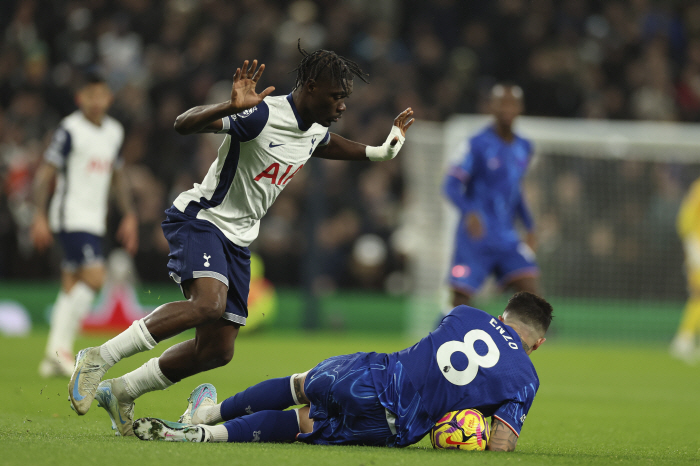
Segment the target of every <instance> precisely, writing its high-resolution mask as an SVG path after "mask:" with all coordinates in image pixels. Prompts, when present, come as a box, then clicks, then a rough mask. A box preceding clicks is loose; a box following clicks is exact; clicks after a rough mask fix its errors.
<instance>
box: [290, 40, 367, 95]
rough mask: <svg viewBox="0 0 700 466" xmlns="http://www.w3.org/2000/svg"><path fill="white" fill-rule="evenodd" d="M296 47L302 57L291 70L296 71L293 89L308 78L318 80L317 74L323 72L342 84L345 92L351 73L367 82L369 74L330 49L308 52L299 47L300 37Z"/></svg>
mask: <svg viewBox="0 0 700 466" xmlns="http://www.w3.org/2000/svg"><path fill="white" fill-rule="evenodd" d="M297 48H298V49H299V53H301V54H302V55H303V57H304V58H302V59H301V62H299V66H297V67H296V68H295V69H294V70H292V71H296V72H297V79H296V82H295V83H294V88H295V89H296V88H298V87H299V86H303V85H304V84H305V83H306V82H307V81H308V80H309V79H313V80H318V78H319V76H321V74H324V73H325V74H327V76H328V77H329V78H330V79H331V80H332V81H333V82H334V83H337V84H339V85H340V86H342V88H343V91H345V92H348V81H352V77H353V75H355V76H357V77H358V78H360V79H361V80H362V81H364V82H366V83H369V81H367V77H368V76H369V75H368V74H366V73H365V72H364V71H362V69H360V65H358V64H357V63H355V62H354V61H352V60H350V59H348V58H345V57H341V56H340V55H338V54H337V53H335V52H332V51H330V50H322V49H320V50H316V51H315V52H313V53H309V52H307V51H306V50H304V49H303V48H301V39H299V41H298V42H297Z"/></svg>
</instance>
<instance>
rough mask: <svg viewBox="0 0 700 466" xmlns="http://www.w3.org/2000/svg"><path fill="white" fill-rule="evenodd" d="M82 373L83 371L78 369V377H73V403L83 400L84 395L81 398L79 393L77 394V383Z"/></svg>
mask: <svg viewBox="0 0 700 466" xmlns="http://www.w3.org/2000/svg"><path fill="white" fill-rule="evenodd" d="M82 371H83V370H82V369H80V370H79V371H78V375H76V376H75V384H74V385H73V399H74V400H75V401H80V400H82V399H83V398H85V395H82V396H81V395H80V393H78V381H79V380H80V373H81V372H82Z"/></svg>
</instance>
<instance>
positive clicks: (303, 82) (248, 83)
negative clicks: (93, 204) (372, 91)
mask: <svg viewBox="0 0 700 466" xmlns="http://www.w3.org/2000/svg"><path fill="white" fill-rule="evenodd" d="M299 51H300V52H301V53H302V55H303V58H302V60H301V62H300V64H299V66H298V67H297V69H296V71H297V79H296V85H295V88H294V89H293V90H292V92H291V93H290V94H289V95H282V96H271V95H270V94H271V93H272V91H273V90H274V88H273V87H268V88H267V89H265V90H264V91H262V92H261V93H259V94H258V93H256V90H255V87H256V84H257V82H258V80H259V79H260V77H261V76H262V74H263V70H264V69H265V65H262V64H261V65H260V66H259V67H258V62H257V60H253V62H252V63H250V64H249V62H248V61H247V60H246V61H244V62H243V65H242V66H241V68H238V69H237V70H236V72H235V74H234V76H233V86H232V89H231V97H230V100H228V101H226V102H223V103H220V104H214V105H204V106H199V107H194V108H192V109H190V110H188V111H186V112H185V113H183V114H182V115H180V116H178V117H177V119H176V121H175V130H176V131H178V132H179V133H180V134H193V133H207V132H210V133H211V132H213V133H221V134H225V137H224V140H223V143H222V144H221V147H220V148H219V153H218V157H217V159H216V160H215V161H214V162H213V163H212V165H211V167H210V168H209V171H208V173H207V174H206V176H205V177H204V180H203V181H202V183H201V184H195V185H194V187H193V188H192V189H190V190H189V191H185V192H183V193H182V194H180V195H179V196H178V197H177V198H176V199H175V201H174V202H173V206H172V207H170V208H169V209H168V210H167V211H166V219H165V221H164V222H163V225H162V226H163V233H164V234H165V237H166V239H167V240H168V244H169V246H170V261H169V262H168V270H169V272H170V277H171V278H172V279H173V280H174V281H175V282H176V283H178V284H179V285H180V288H181V290H182V292H183V295H184V297H185V300H184V301H178V302H172V303H168V304H164V305H163V306H160V307H159V308H158V309H156V310H155V311H153V312H152V313H151V314H149V315H148V316H146V317H145V318H143V319H140V320H138V321H135V322H134V323H133V324H132V325H131V327H130V328H129V329H127V330H125V331H124V332H122V333H121V334H119V335H117V336H116V337H114V338H113V339H111V340H109V341H107V342H106V343H104V344H102V345H101V346H98V347H94V348H86V349H84V350H82V351H81V352H80V353H78V356H77V358H76V367H75V370H74V372H73V376H72V377H71V381H70V383H69V385H68V391H69V396H70V401H71V407H72V408H73V409H74V410H75V411H76V412H77V413H78V414H80V415H83V414H85V413H87V411H88V409H89V408H90V405H91V403H92V400H93V399H94V398H97V400H98V403H99V405H100V406H101V407H103V408H105V409H106V410H107V412H108V414H109V416H110V418H111V419H112V426H113V428H114V429H117V430H118V434H120V435H122V436H132V435H133V431H132V428H131V426H132V421H133V408H134V400H135V399H136V398H138V397H139V396H141V395H143V394H144V393H148V392H151V391H154V390H163V389H165V388H167V387H169V386H171V385H172V384H174V383H176V382H178V381H180V380H182V379H184V378H186V377H189V376H191V375H194V374H197V373H199V372H202V371H207V370H210V369H214V368H216V367H220V366H223V365H225V364H227V363H228V362H229V361H230V360H231V358H232V357H233V349H234V340H235V339H236V336H237V335H238V330H239V328H240V326H241V325H245V323H246V317H247V315H248V308H247V301H248V291H249V287H250V252H249V250H248V247H247V246H248V245H249V244H250V243H251V242H252V241H253V240H255V238H256V237H257V235H258V230H259V228H260V224H259V221H260V219H261V218H262V217H263V216H264V215H265V212H267V210H268V208H269V207H270V205H272V203H273V202H274V201H275V199H276V198H277V196H278V195H279V194H280V192H281V191H282V190H283V189H284V187H285V186H286V185H287V184H288V183H289V181H290V180H291V179H292V178H293V177H294V176H295V174H296V173H298V171H299V170H300V169H301V168H302V167H303V166H304V164H305V163H306V162H307V160H308V159H309V158H310V157H312V156H314V157H320V158H326V159H333V160H357V161H361V160H369V161H383V160H391V159H392V158H394V157H395V156H396V154H397V153H398V151H399V149H400V148H401V145H402V144H403V141H404V139H405V134H406V131H407V130H408V128H409V127H410V126H411V124H412V123H413V118H412V115H413V111H412V110H411V109H410V108H408V109H406V110H405V111H403V112H402V113H401V114H400V115H399V116H398V117H397V118H396V119H395V120H394V124H393V125H392V128H391V130H390V132H389V136H388V137H387V139H386V142H385V143H384V144H383V145H382V146H378V147H372V146H366V145H364V144H360V143H358V142H353V141H349V140H347V139H344V138H343V137H341V136H338V135H337V134H333V133H331V132H330V131H329V130H328V127H330V126H331V124H332V123H333V122H337V121H338V119H339V118H341V116H342V114H343V113H344V112H345V110H346V105H345V101H346V99H347V98H348V97H349V96H350V94H351V93H352V90H353V76H358V77H359V78H360V79H362V80H365V76H364V74H363V73H362V70H360V68H359V67H358V66H357V64H355V63H354V62H352V61H350V60H348V59H346V58H343V57H341V56H339V55H337V54H335V53H334V52H330V51H327V50H317V51H316V52H314V53H308V52H306V51H304V50H302V49H301V47H299ZM249 65H250V66H249ZM191 328H196V336H195V338H194V339H191V340H188V341H185V342H182V343H179V344H176V345H174V346H172V347H171V348H169V349H168V350H166V351H165V352H164V353H163V354H162V355H161V356H160V357H159V358H153V359H151V360H150V361H148V362H147V363H146V364H144V365H143V366H141V367H140V368H138V369H136V370H135V371H133V372H130V373H128V374H126V375H124V376H122V377H119V378H116V379H109V380H105V381H102V377H103V376H104V374H105V372H107V370H108V369H109V368H110V367H112V366H113V365H114V364H116V363H117V362H118V361H119V360H121V359H123V358H125V357H128V356H131V355H133V354H136V353H139V352H142V351H147V350H150V349H152V348H153V347H155V346H156V344H157V343H159V342H161V341H163V340H165V339H167V338H170V337H172V336H174V335H177V334H179V333H181V332H183V331H185V330H188V329H191Z"/></svg>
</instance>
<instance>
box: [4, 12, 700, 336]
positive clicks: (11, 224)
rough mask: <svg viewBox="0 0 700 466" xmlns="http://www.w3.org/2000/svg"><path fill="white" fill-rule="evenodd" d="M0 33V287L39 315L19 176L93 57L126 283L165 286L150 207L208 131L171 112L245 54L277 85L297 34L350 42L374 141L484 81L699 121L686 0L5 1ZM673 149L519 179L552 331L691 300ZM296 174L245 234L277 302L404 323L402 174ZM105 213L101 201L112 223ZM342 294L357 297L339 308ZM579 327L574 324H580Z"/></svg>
mask: <svg viewBox="0 0 700 466" xmlns="http://www.w3.org/2000/svg"><path fill="white" fill-rule="evenodd" d="M0 29H1V30H2V32H3V36H2V47H0V174H1V175H2V178H1V180H2V184H3V189H2V191H0V244H2V247H1V248H0V279H2V281H3V283H7V282H9V283H10V284H9V285H4V286H3V293H2V296H5V297H7V298H13V297H14V298H18V297H21V296H18V295H17V294H16V293H17V287H16V283H17V281H21V282H23V283H24V282H26V281H31V282H32V283H38V284H37V285H36V286H38V287H39V289H43V287H44V285H43V284H52V285H47V286H49V290H48V291H47V292H46V293H47V294H46V299H47V301H46V303H45V304H44V305H40V304H39V303H35V302H34V301H32V302H30V303H28V304H29V309H30V311H31V312H32V315H33V316H34V317H35V320H37V322H39V323H41V322H43V318H42V317H43V313H44V312H45V307H46V305H48V303H50V302H51V300H50V299H48V296H49V295H50V294H51V293H53V292H54V291H55V288H56V285H55V279H56V277H57V276H58V264H59V257H60V256H59V255H58V254H56V253H54V254H51V255H37V254H35V253H34V252H33V251H32V247H31V244H30V243H29V240H28V234H27V231H28V226H29V224H30V222H31V208H30V205H29V195H30V183H31V181H32V175H33V173H34V170H35V169H36V167H37V165H38V163H39V161H40V158H41V154H42V151H43V150H44V148H45V146H46V145H47V141H48V140H49V138H50V135H51V133H52V131H53V130H54V129H55V127H56V124H57V122H58V121H59V119H60V118H61V117H62V116H63V115H66V114H67V113H69V112H71V111H72V110H73V109H74V106H73V101H72V89H71V83H73V82H74V81H75V79H76V77H77V76H79V75H80V73H82V72H84V71H85V70H86V69H89V68H91V69H97V70H99V71H100V72H102V73H103V74H104V75H105V76H106V77H107V79H108V81H109V83H110V85H111V86H112V87H113V88H114V89H115V92H116V99H115V104H114V106H113V108H112V110H111V114H113V115H114V116H116V117H117V118H118V119H119V120H120V121H121V122H122V123H123V124H124V125H125V127H126V139H125V143H124V146H123V155H124V157H125V160H126V163H127V169H128V174H129V176H130V179H131V180H132V184H133V186H134V194H135V198H136V205H137V209H138V215H139V219H140V222H141V224H140V242H141V243H140V248H139V252H138V254H137V256H136V258H135V265H136V272H137V276H138V277H139V279H140V283H141V284H142V285H141V287H140V288H139V290H141V288H143V287H145V288H150V287H153V286H158V287H164V288H167V281H168V278H167V274H166V270H165V264H166V262H167V259H166V257H167V244H166V243H165V241H164V239H163V236H162V233H161V230H160V222H161V220H162V217H163V210H164V209H165V208H167V207H168V206H169V205H170V204H171V202H172V199H173V198H174V197H175V196H176V195H177V194H178V193H179V192H181V191H182V190H185V189H187V188H188V187H190V186H191V185H192V183H194V182H196V181H199V180H200V179H201V178H202V176H203V174H204V173H205V171H206V169H207V168H208V166H209V164H210V163H211V161H212V160H213V158H214V157H215V154H216V150H215V149H216V147H217V145H218V143H219V140H220V137H218V136H209V135H207V136H194V137H182V136H179V135H178V134H176V133H175V132H174V131H173V130H172V123H173V121H174V119H175V117H176V116H177V115H178V114H179V113H181V112H182V111H183V110H185V109H187V108H189V107H190V106H194V105H197V104H201V103H203V102H214V101H221V100H224V99H225V98H226V95H227V93H228V90H229V88H230V79H231V78H230V77H231V75H232V73H233V71H234V69H235V67H236V66H237V65H238V64H239V63H240V62H241V61H242V59H243V58H253V57H257V58H258V59H260V60H261V61H263V62H265V63H267V64H268V68H267V70H266V73H265V77H264V81H265V85H268V84H271V85H275V86H276V87H277V92H287V91H288V90H289V89H291V86H292V84H293V79H294V74H293V73H291V74H290V72H291V71H292V70H293V69H294V68H295V66H296V63H297V62H298V60H299V57H300V56H299V53H298V52H297V50H296V42H297V39H298V38H302V45H303V46H304V47H305V48H307V49H310V50H313V49H316V48H319V47H325V48H329V49H333V50H335V51H337V52H338V53H340V54H342V55H346V56H349V57H351V58H352V59H354V60H357V61H358V62H359V63H360V64H361V66H362V67H363V69H364V70H365V71H366V72H368V73H369V75H370V80H371V84H370V85H362V84H361V83H360V84H358V85H357V86H356V89H355V92H354V94H353V96H352V98H351V99H350V101H349V103H348V107H349V110H350V111H349V112H348V113H347V114H346V115H345V117H344V118H343V120H342V122H341V123H340V124H338V125H334V127H333V130H334V131H336V132H339V133H340V134H343V135H344V136H346V137H349V138H352V139H355V140H359V141H363V142H366V143H369V144H379V143H381V142H382V140H383V139H384V137H385V133H386V129H387V128H388V127H389V125H390V124H391V120H392V118H393V116H395V115H396V114H397V113H398V112H399V111H400V109H403V108H405V107H406V106H409V105H410V106H412V107H413V108H414V109H415V112H416V118H417V119H418V120H419V122H421V121H437V122H440V121H444V120H446V119H447V118H449V117H450V116H451V115H453V114H455V113H480V112H483V111H484V110H485V102H486V96H487V94H488V90H489V88H490V86H491V85H492V84H493V83H494V82H497V81H499V80H509V81H513V82H517V83H518V84H520V85H521V86H522V87H523V89H524V91H525V104H526V112H527V114H528V115H535V116H554V117H566V118H572V117H576V118H586V119H626V120H635V119H638V120H656V121H659V120H660V121H691V122H692V121H697V120H698V118H700V84H698V82H700V5H698V4H696V3H694V2H682V1H681V2H651V1H644V0H641V1H633V2H595V1H588V2H586V1H581V0H568V1H559V2H555V1H546V0H542V1H532V2H524V1H522V0H500V1H495V2H485V1H484V2H460V1H453V0H440V1H433V2H423V1H405V2H398V1H390V0H387V1H363V0H353V1H342V2H331V1H319V2H311V1H303V0H300V1H295V2H281V1H239V2H228V1H215V0H213V1H194V0H192V1H187V0H178V1H175V0H173V1H129V0H123V1H116V2H106V1H100V0H94V1H75V2H61V1H54V2H35V1H31V0H29V1H9V2H3V4H2V6H1V7H0ZM419 124H420V123H419ZM410 142H411V141H410V138H409V144H410ZM672 155H673V154H669V157H668V160H666V161H663V160H664V159H663V158H661V159H660V160H662V161H661V162H659V161H658V160H657V161H655V162H648V161H645V160H644V159H641V160H637V159H636V158H635V154H634V153H631V154H626V156H625V158H619V157H618V158H617V159H612V160H610V159H605V158H604V157H605V154H600V157H603V158H598V159H593V160H591V159H590V158H578V157H566V154H557V153H549V154H540V155H539V158H540V159H541V160H540V161H539V163H537V164H536V165H535V167H534V169H533V170H532V171H531V174H530V175H529V177H528V180H527V183H526V194H527V196H528V198H530V200H531V203H532V204H533V210H534V211H535V217H536V220H537V227H538V233H539V238H540V258H539V260H540V263H541V265H542V273H543V277H542V278H543V286H544V289H545V290H546V293H547V295H548V296H549V297H551V298H552V299H553V300H554V301H557V299H558V298H562V300H559V303H560V304H561V305H562V306H564V308H563V310H564V313H562V315H566V316H571V318H573V319H574V321H571V322H570V323H571V324H572V325H573V328H572V326H571V325H565V326H564V328H566V329H567V330H570V331H574V333H578V334H579V335H581V334H588V333H590V332H589V331H588V330H589V329H592V330H593V331H594V332H593V333H591V334H590V335H589V336H591V337H595V336H596V331H598V333H600V332H602V333H605V332H603V331H604V329H605V328H606V326H605V325H596V324H595V322H596V320H597V319H599V318H600V315H601V312H600V311H601V309H602V314H605V315H610V313H611V312H612V313H613V314H615V312H616V311H619V310H620V309H625V310H627V311H629V312H631V314H629V313H628V314H615V315H619V316H620V317H621V318H627V317H632V318H634V317H635V313H637V315H643V316H646V317H645V318H644V319H641V322H646V323H648V324H649V325H647V326H644V325H642V326H641V327H640V328H639V329H633V331H632V332H626V333H625V335H626V336H627V337H630V338H634V337H635V336H638V337H640V338H643V339H647V338H649V337H656V339H659V340H663V339H668V338H669V337H670V335H671V333H672V331H673V328H674V327H675V324H676V322H677V320H678V313H679V311H680V308H681V306H682V304H681V303H682V302H683V300H684V298H685V284H684V278H683V272H682V250H681V247H680V243H679V241H678V239H677V237H676V234H675V231H674V217H675V212H676V211H677V208H678V204H679V202H680V199H681V197H682V195H683V193H684V191H685V189H686V188H687V186H688V184H689V183H690V182H691V181H692V179H693V178H694V177H696V176H698V175H700V168H699V164H697V163H695V164H692V163H691V164H687V163H684V164H678V163H674V160H673V157H672ZM436 173H438V175H439V170H437V169H436ZM296 178H297V179H295V182H294V183H293V184H290V186H289V187H288V188H287V189H286V190H285V191H284V192H283V194H282V196H281V197H280V199H279V200H278V201H277V202H276V203H275V204H274V205H273V207H272V208H271V209H270V212H269V213H268V214H267V216H266V218H265V220H264V221H263V222H262V227H261V232H260V237H259V239H258V240H257V241H256V242H255V243H254V245H253V247H252V249H253V250H254V252H256V253H258V254H259V255H260V256H261V257H262V259H263V262H264V264H265V274H266V276H267V277H268V278H269V280H270V281H271V282H272V283H273V284H274V286H276V287H277V288H278V289H280V290H281V291H282V293H283V296H284V297H285V299H282V300H281V301H280V303H281V305H282V308H283V309H282V312H280V316H282V315H284V314H285V313H287V314H289V313H290V311H289V310H288V309H287V308H288V307H293V308H295V306H294V305H291V306H290V304H289V303H290V302H298V303H299V306H302V307H304V306H306V308H310V309H311V311H310V312H311V314H310V316H307V318H306V320H304V318H302V317H300V318H298V319H296V320H295V321H293V322H295V323H294V325H297V324H299V325H301V324H302V323H304V322H305V323H306V325H307V326H313V325H314V324H315V323H318V324H320V325H321V326H322V327H332V328H339V329H340V328H363V326H362V322H364V324H365V325H364V327H365V328H374V329H376V328H377V326H375V325H374V320H373V319H374V317H373V316H378V315H381V314H382V313H381V312H375V308H377V309H379V310H381V309H383V308H386V307H387V306H388V307H389V308H390V309H392V310H393V313H389V315H391V316H392V318H391V319H388V321H392V320H393V322H394V324H393V325H387V326H381V327H380V328H384V329H393V330H396V331H401V330H404V329H406V328H407V326H408V324H407V323H406V322H405V320H406V319H405V318H403V319H398V320H397V319H395V318H394V317H395V316H397V315H398V316H400V315H403V314H402V309H404V308H406V307H407V302H408V301H410V298H407V293H408V291H409V290H411V289H415V287H416V286H417V284H416V283H415V280H416V277H415V276H414V275H412V274H411V273H410V261H411V256H410V254H411V251H410V250H409V249H410V248H407V247H406V241H405V238H404V237H403V236H402V235H400V234H397V232H400V228H399V227H400V226H401V222H402V221H403V219H405V214H404V206H405V201H406V198H407V197H409V194H408V193H410V190H411V189H412V186H410V185H407V184H406V181H405V180H406V178H405V168H403V167H402V157H399V158H397V159H396V160H394V161H391V162H388V163H381V164H370V163H366V164H352V163H334V162H326V161H312V163H310V166H309V168H308V169H307V170H303V171H302V172H301V174H300V175H299V176H297V177H296ZM117 220H118V217H116V213H113V214H112V216H111V217H110V221H111V224H112V225H115V224H116V222H117ZM111 231H114V229H112V230H111ZM413 240H414V242H415V241H423V242H425V243H427V242H429V241H430V239H429V238H422V239H421V238H418V239H415V238H414V239H413ZM111 246H114V243H113V241H111V238H110V247H111ZM20 288H21V287H20ZM171 288H174V287H171ZM300 290H306V294H305V295H302V296H301V297H300V295H299V293H301V291H300ZM142 291H145V289H144V290H142ZM176 292H177V290H176V289H172V290H171V292H170V293H169V295H171V296H176V295H177V293H176ZM164 293H165V291H164ZM30 294H32V295H35V293H33V292H32V293H30ZM161 294H162V293H161ZM287 296H293V297H294V298H295V299H296V301H295V300H294V299H292V301H289V299H287V298H286V297H287ZM345 296H351V300H359V303H364V304H358V305H357V308H358V309H360V310H366V312H361V311H360V313H359V314H358V312H357V310H350V309H349V308H347V306H343V303H346V302H347V299H345ZM317 297H320V299H321V301H320V305H319V304H318V303H317V302H316V301H315V299H316V298H317ZM487 297H488V296H487ZM146 298H147V297H146ZM336 298H338V299H336ZM565 298H575V299H576V300H574V301H571V300H568V299H565ZM290 299H291V298H290ZM582 299H583V300H582ZM591 299H593V300H598V301H595V302H594V304H591V301H587V300H591ZM600 299H603V300H604V301H599V300H600ZM610 300H613V301H610ZM614 300H623V301H614ZM485 301H486V302H485ZM488 301H489V300H488V299H482V301H481V304H482V305H484V306H488V305H489V304H488ZM376 302H379V303H381V304H380V305H379V306H375V305H373V304H372V303H376ZM387 303H391V304H387ZM145 304H146V305H151V304H154V303H151V302H149V300H148V299H146V303H145ZM156 304H157V303H156ZM498 305H500V304H497V305H496V308H497V306H498ZM314 309H316V311H314ZM569 309H572V312H571V313H568V310H569ZM596 310H597V311H598V312H596ZM314 312H315V314H314ZM428 312H430V311H428ZM432 312H437V309H436V310H434V311H432ZM302 314H303V312H302ZM385 315H386V313H385ZM584 321H585V322H589V324H590V325H588V327H586V324H585V322H584ZM637 321H639V319H637ZM282 322H284V326H285V327H287V326H289V325H290V323H291V322H290V321H286V320H284V318H283V317H282ZM561 322H562V319H560V323H561ZM579 324H580V325H583V326H584V328H585V329H586V330H585V331H584V332H576V328H577V326H578V325H579ZM358 326H359V327H358ZM560 327H561V325H560ZM564 328H560V330H563V329H564ZM555 330H556V327H555Z"/></svg>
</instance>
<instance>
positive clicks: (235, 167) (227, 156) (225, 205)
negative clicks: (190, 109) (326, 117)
mask: <svg viewBox="0 0 700 466" xmlns="http://www.w3.org/2000/svg"><path fill="white" fill-rule="evenodd" d="M222 122H223V129H222V130H221V131H220V132H221V133H225V134H226V137H225V138H224V142H223V143H222V144H221V147H219V155H218V157H217V159H216V160H215V161H214V163H212V165H211V167H209V171H208V172H207V174H206V176H205V177H204V180H203V181H202V183H201V184H198V183H196V184H195V185H194V187H193V188H192V189H190V190H189V191H185V192H183V193H182V194H180V195H179V196H178V197H177V199H175V202H174V205H175V207H176V208H177V209H178V210H179V211H180V212H183V213H185V214H187V215H190V216H192V217H196V218H198V219H203V220H207V221H209V222H211V223H213V224H214V225H215V226H216V227H217V228H219V229H220V230H221V231H222V232H223V234H224V235H226V237H227V238H228V239H230V240H231V241H232V242H233V243H234V244H237V245H239V246H248V245H249V244H250V243H252V242H253V240H255V238H257V236H258V231H259V229H260V223H259V222H260V219H261V218H262V217H263V215H265V213H266V212H267V209H269V208H270V206H271V205H272V203H273V202H275V199H277V196H278V195H279V194H280V192H282V190H283V189H284V187H285V186H286V185H287V183H289V181H290V180H291V179H292V178H293V177H294V175H296V174H297V172H298V171H299V170H301V168H302V167H303V166H304V164H305V163H306V161H307V160H308V159H309V157H311V154H312V153H313V151H314V150H315V149H316V148H317V147H318V146H319V145H325V144H328V142H329V140H330V133H329V132H328V128H326V127H324V126H322V125H319V124H317V123H314V124H312V125H311V127H306V126H305V125H304V123H303V121H302V120H301V117H300V116H299V113H298V112H297V109H296V107H295V105H294V101H293V100H292V96H291V94H290V95H287V96H275V97H266V98H265V99H264V100H263V102H261V103H260V104H258V105H257V106H256V107H253V108H251V109H248V110H245V111H244V112H241V113H239V114H236V115H231V116H229V117H226V118H224V119H223V120H222Z"/></svg>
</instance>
